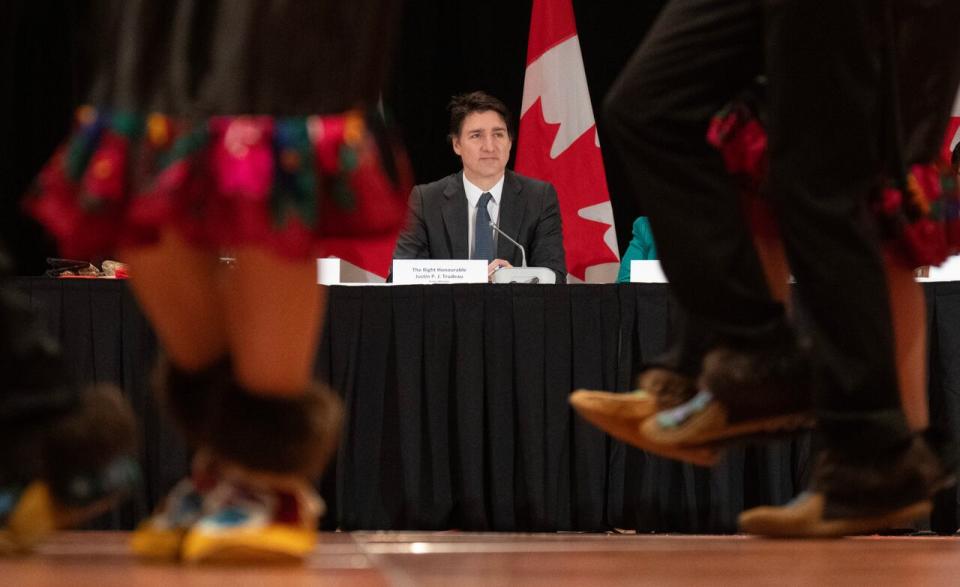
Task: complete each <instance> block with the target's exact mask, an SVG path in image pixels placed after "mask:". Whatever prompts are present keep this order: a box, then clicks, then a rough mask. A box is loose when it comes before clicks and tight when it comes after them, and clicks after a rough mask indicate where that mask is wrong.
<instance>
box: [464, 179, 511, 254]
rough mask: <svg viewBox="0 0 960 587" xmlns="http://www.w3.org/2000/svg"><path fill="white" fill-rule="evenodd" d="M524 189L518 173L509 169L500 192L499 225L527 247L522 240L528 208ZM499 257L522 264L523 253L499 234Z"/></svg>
mask: <svg viewBox="0 0 960 587" xmlns="http://www.w3.org/2000/svg"><path fill="white" fill-rule="evenodd" d="M522 189H523V186H522V185H521V184H520V180H518V179H517V177H516V175H514V173H513V172H512V171H507V173H506V176H505V177H504V178H503V192H502V193H501V194H500V218H499V219H498V222H497V225H498V226H499V227H500V230H502V231H503V232H505V233H507V234H508V235H510V238H512V239H513V240H515V241H517V242H518V243H520V244H522V245H524V247H526V243H524V242H523V241H522V240H520V227H521V226H523V213H524V210H525V209H526V206H524V205H523V196H522V194H521V193H520V191H521V190H522ZM464 197H466V196H464ZM497 258H498V259H515V261H516V262H515V263H513V265H516V266H517V267H519V266H520V259H521V255H520V251H518V250H517V246H516V245H515V244H513V243H511V242H510V241H508V240H507V239H505V238H503V237H502V236H500V235H497Z"/></svg>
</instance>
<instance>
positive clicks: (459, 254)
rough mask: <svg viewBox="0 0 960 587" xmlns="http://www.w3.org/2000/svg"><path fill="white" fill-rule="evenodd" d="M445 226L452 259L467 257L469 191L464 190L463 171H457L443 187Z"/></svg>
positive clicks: (468, 251)
mask: <svg viewBox="0 0 960 587" xmlns="http://www.w3.org/2000/svg"><path fill="white" fill-rule="evenodd" d="M443 195H444V201H443V210H442V214H443V226H444V228H446V230H447V239H448V242H449V243H450V258H451V259H467V258H469V257H470V248H469V247H468V245H467V238H468V235H469V233H468V232H467V193H466V192H465V191H464V190H463V172H462V171H461V172H460V173H455V174H453V175H451V176H450V178H449V179H448V180H447V185H446V186H445V187H444V188H443Z"/></svg>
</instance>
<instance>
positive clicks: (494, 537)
mask: <svg viewBox="0 0 960 587" xmlns="http://www.w3.org/2000/svg"><path fill="white" fill-rule="evenodd" d="M127 538H128V536H127V535H126V534H124V533H114V532H70V533H63V534H59V535H57V536H55V537H54V538H53V539H51V540H49V541H48V542H47V543H45V544H44V545H43V546H42V547H41V548H40V550H39V551H38V552H37V553H36V554H34V555H32V556H29V557H25V558H19V559H9V558H8V559H0V585H3V586H11V587H13V586H16V587H28V586H34V585H43V586H51V585H65V586H68V587H84V586H86V585H90V586H95V587H113V586H124V587H128V586H141V585H144V586H145V585H149V586H151V587H156V586H161V587H192V586H207V585H210V586H213V585H217V586H227V587H244V586H246V585H251V586H253V585H257V586H264V587H271V586H282V587H299V586H301V585H363V586H368V585H370V586H372V585H400V586H406V585H418V586H419V585H428V586H429V585H437V586H441V585H442V586H450V587H468V586H472V585H483V586H485V587H486V586H496V585H505V586H506V585H510V586H514V585H544V586H547V585H549V586H564V585H578V586H579V585H584V586H594V585H818V586H819V585H843V586H845V587H849V586H856V585H870V586H874V585H884V586H886V585H952V586H956V585H960V538H952V537H950V538H937V537H930V538H926V537H923V538H921V537H902V538H886V537H870V538H848V539H843V540H832V541H780V540H763V539H757V538H749V537H741V536H662V535H657V536H651V535H639V536H637V535H598V534H590V535H582V534H468V533H394V532H391V533H338V534H324V535H323V536H322V538H321V542H320V545H319V546H318V547H317V549H316V551H315V552H314V554H313V555H312V556H311V557H310V559H309V560H308V561H307V562H306V564H304V565H303V566H298V567H272V568H271V567H192V568H191V567H184V566H179V565H175V564H169V565H163V564H143V563H140V562H137V561H136V560H135V559H133V558H132V557H131V556H130V554H129V552H128V550H127V546H126V540H127Z"/></svg>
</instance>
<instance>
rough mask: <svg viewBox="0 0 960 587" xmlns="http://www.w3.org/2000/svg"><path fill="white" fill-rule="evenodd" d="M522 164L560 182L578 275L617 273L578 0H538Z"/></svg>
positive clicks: (599, 278) (571, 264)
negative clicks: (576, 13)
mask: <svg viewBox="0 0 960 587" xmlns="http://www.w3.org/2000/svg"><path fill="white" fill-rule="evenodd" d="M516 170H517V172H518V173H521V174H523V175H526V176H528V177H534V178H537V179H540V180H543V181H549V182H550V183H552V184H553V186H554V187H555V188H556V189H557V197H558V198H559V200H560V215H561V218H562V219H563V244H564V248H565V249H566V254H567V271H568V273H569V275H570V278H569V279H570V281H571V282H594V283H609V282H613V281H616V278H617V270H618V268H619V264H620V263H619V261H620V254H619V253H618V251H617V235H616V231H615V229H614V227H613V208H612V207H611V206H610V194H609V192H608V191H607V178H606V174H605V173H604V170H603V159H602V158H601V156H600V141H599V138H598V137H597V129H596V123H595V122H594V118H593V108H592V107H591V105H590V93H589V92H588V90H587V76H586V73H585V71H584V68H583V56H582V55H581V53H580V40H579V39H578V37H577V24H576V21H575V20H574V16H573V4H572V2H571V0H534V2H533V15H532V18H531V20H530V39H529V41H528V45H527V71H526V76H525V78H524V84H523V103H522V106H521V108H520V135H519V137H518V139H517V162H516Z"/></svg>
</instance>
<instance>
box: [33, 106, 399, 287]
mask: <svg viewBox="0 0 960 587" xmlns="http://www.w3.org/2000/svg"><path fill="white" fill-rule="evenodd" d="M374 127H375V125H374V124H372V123H371V124H369V125H368V124H367V123H366V122H365V119H364V117H363V115H362V114H361V113H359V112H347V113H341V114H335V115H324V116H307V117H293V118H281V117H271V116H216V117H211V118H207V119H203V120H199V121H196V122H191V121H187V120H179V119H174V118H171V117H166V116H164V115H161V114H150V115H147V116H141V115H136V114H131V113H124V112H105V111H97V110H95V109H94V108H92V107H89V106H87V107H82V108H80V109H79V110H78V112H77V128H76V131H75V132H74V133H73V135H72V136H71V137H70V138H69V139H68V140H67V142H66V143H65V144H64V145H63V146H62V147H61V148H60V149H59V150H58V151H57V152H56V153H55V155H54V156H53V158H52V160H50V161H49V162H48V163H47V165H46V166H45V167H44V169H43V170H42V172H41V174H40V176H39V178H38V181H37V184H36V186H35V188H34V193H32V194H31V196H30V197H29V198H28V199H27V201H26V207H27V209H28V211H29V212H30V213H32V214H33V215H34V216H35V217H36V218H37V219H39V220H40V221H41V222H42V223H43V224H44V225H45V226H46V228H47V229H48V230H49V231H50V232H51V233H52V234H53V235H54V237H56V239H57V241H58V242H59V244H60V246H61V249H62V252H63V254H64V255H67V256H71V257H78V258H83V259H87V258H91V257H94V256H101V255H106V254H109V253H113V252H114V251H115V250H116V249H117V248H122V247H133V246H140V245H149V244H152V243H155V242H157V240H158V238H159V235H160V232H161V231H162V230H163V229H165V228H166V227H174V228H176V229H177V230H178V231H179V232H180V234H182V235H183V236H184V237H185V238H186V239H187V240H189V241H190V242H192V243H194V244H196V245H198V246H202V247H208V248H210V249H211V250H214V251H220V250H224V249H227V250H229V249H230V248H233V247H237V246H243V245H254V246H259V247H264V248H267V249H269V250H272V251H274V252H275V253H277V254H278V255H282V256H284V257H288V258H295V259H304V258H309V257H313V256H326V255H336V256H341V257H345V258H348V259H349V258H353V259H356V258H358V257H360V258H363V257H365V256H366V257H371V256H373V257H377V258H378V261H377V265H383V267H379V266H378V267H377V268H376V269H378V270H380V271H382V272H383V274H386V271H387V269H388V266H389V258H390V252H389V251H392V247H393V243H394V242H395V240H396V236H397V233H398V232H399V230H400V228H401V225H402V223H403V221H404V219H405V216H406V202H407V196H408V194H409V189H410V186H411V181H410V173H409V170H408V165H407V161H406V159H405V158H404V156H403V153H402V151H401V149H400V148H399V147H397V146H396V144H395V143H393V142H391V141H389V140H388V139H387V138H386V133H385V132H376V133H375V132H373V131H372V130H371V128H374ZM364 249H371V251H364ZM384 253H385V254H384Z"/></svg>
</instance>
